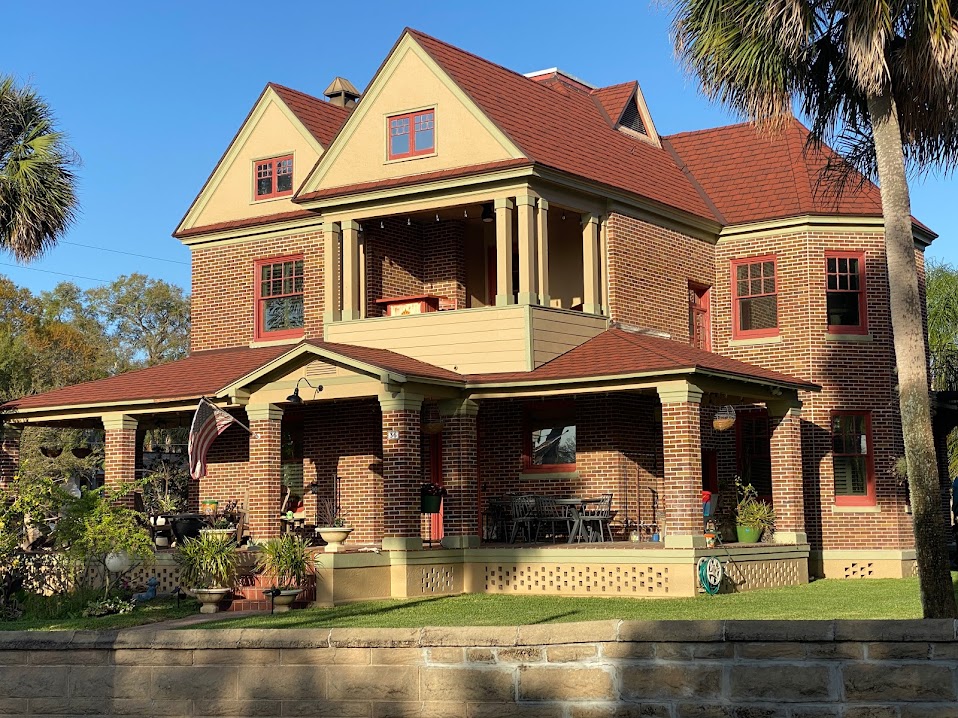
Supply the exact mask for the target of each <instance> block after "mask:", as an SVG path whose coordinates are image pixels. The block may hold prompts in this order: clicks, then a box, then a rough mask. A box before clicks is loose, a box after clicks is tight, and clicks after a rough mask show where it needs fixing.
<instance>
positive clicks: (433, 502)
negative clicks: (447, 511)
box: [419, 481, 446, 514]
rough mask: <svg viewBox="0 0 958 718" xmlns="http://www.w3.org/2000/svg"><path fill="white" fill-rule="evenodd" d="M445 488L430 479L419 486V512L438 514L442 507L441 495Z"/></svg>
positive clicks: (444, 492)
mask: <svg viewBox="0 0 958 718" xmlns="http://www.w3.org/2000/svg"><path fill="white" fill-rule="evenodd" d="M445 495H446V489H445V488H444V487H442V486H440V485H439V484H434V483H432V482H431V481H430V482H429V483H427V484H423V485H422V486H420V487H419V512H420V513H423V514H438V513H439V509H440V508H441V507H442V497H443V496H445Z"/></svg>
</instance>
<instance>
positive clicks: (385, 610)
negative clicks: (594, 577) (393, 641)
mask: <svg viewBox="0 0 958 718" xmlns="http://www.w3.org/2000/svg"><path fill="white" fill-rule="evenodd" d="M952 578H953V580H955V581H958V574H952ZM831 618H848V619H859V618H921V604H920V602H919V598H918V579H914V578H908V579H875V580H831V581H816V582H814V583H812V584H809V585H807V586H791V587H788V588H777V589H768V590H763V591H753V592H750V593H738V594H728V595H721V596H704V595H703V596H699V597H697V598H676V599H629V598H606V597H598V596H597V597H588V598H585V597H583V598H560V597H543V596H501V595H500V596H492V595H478V594H476V595H468V596H450V597H445V598H427V599H416V600H388V601H366V602H363V603H353V604H349V605H346V606H338V607H336V608H327V609H308V610H298V611H291V612H290V613H286V614H279V615H275V616H270V615H269V614H264V615H261V616H249V617H244V618H235V619H227V620H223V621H217V622H215V623H209V624H206V625H203V626H202V628H208V629H222V628H328V627H367V628H368V627H392V628H414V627H418V626H502V625H517V624H534V623H560V622H565V621H596V620H606V619H627V620H664V619H678V620H694V619H791V620H797V619H831ZM196 627H197V628H199V627H200V626H196Z"/></svg>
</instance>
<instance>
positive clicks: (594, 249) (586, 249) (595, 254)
mask: <svg viewBox="0 0 958 718" xmlns="http://www.w3.org/2000/svg"><path fill="white" fill-rule="evenodd" d="M601 292H602V290H601V288H600V285H599V218H598V216H596V215H594V214H592V213H589V214H584V215H582V311H583V312H586V313H587V314H600V313H601V312H602V299H601Z"/></svg>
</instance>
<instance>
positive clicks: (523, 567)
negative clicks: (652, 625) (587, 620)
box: [485, 563, 669, 596]
mask: <svg viewBox="0 0 958 718" xmlns="http://www.w3.org/2000/svg"><path fill="white" fill-rule="evenodd" d="M485 590H486V593H537V594H543V593H545V594H563V595H569V594H578V595H583V594H594V595H611V596H665V595H668V593H669V569H668V567H666V566H649V565H647V564H638V565H632V566H621V565H611V566H607V565H603V564H579V565H576V564H561V565H560V564H554V565H552V564H545V565H543V564H518V563H514V564H486V566H485Z"/></svg>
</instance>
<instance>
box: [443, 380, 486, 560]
mask: <svg viewBox="0 0 958 718" xmlns="http://www.w3.org/2000/svg"><path fill="white" fill-rule="evenodd" d="M478 413H479V405H478V404H477V403H476V402H474V401H470V400H468V399H466V400H459V399H451V400H449V401H441V402H439V415H440V416H441V417H442V425H443V428H442V474H443V476H442V479H443V484H445V486H446V489H447V490H448V491H449V496H447V497H446V499H445V501H447V502H448V503H447V506H446V519H445V524H446V525H445V527H444V528H445V537H444V538H443V540H442V545H443V546H445V547H447V548H474V547H476V546H478V545H479V505H478V498H479V471H478V469H479V464H478V461H477V457H478V453H477V452H478V445H477V439H476V416H477V414H478Z"/></svg>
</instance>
